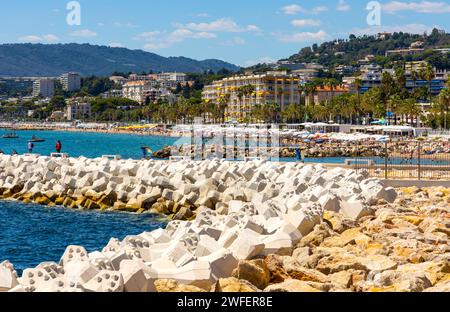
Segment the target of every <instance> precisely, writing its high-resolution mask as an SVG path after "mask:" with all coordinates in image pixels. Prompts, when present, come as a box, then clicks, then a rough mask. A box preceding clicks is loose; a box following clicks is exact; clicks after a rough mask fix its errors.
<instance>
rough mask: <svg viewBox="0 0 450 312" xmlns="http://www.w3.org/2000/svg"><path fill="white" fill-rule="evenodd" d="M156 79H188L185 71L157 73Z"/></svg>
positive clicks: (177, 80) (178, 81)
mask: <svg viewBox="0 0 450 312" xmlns="http://www.w3.org/2000/svg"><path fill="white" fill-rule="evenodd" d="M156 80H160V81H175V82H177V83H181V82H185V81H186V74H185V73H160V74H157V75H156Z"/></svg>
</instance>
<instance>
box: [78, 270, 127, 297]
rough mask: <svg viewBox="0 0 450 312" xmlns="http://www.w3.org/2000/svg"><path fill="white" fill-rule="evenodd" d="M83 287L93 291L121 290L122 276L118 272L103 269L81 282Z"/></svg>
mask: <svg viewBox="0 0 450 312" xmlns="http://www.w3.org/2000/svg"><path fill="white" fill-rule="evenodd" d="M83 287H84V288H85V289H86V290H88V291H93V292H122V291H123V278H122V275H121V274H120V273H118V272H115V271H108V270H103V271H101V272H99V273H98V274H97V275H95V276H94V277H93V278H92V279H91V280H90V281H89V282H87V283H85V284H83Z"/></svg>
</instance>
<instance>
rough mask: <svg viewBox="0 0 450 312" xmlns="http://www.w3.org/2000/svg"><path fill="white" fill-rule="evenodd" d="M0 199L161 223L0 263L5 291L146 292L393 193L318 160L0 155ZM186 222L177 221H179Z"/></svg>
mask: <svg viewBox="0 0 450 312" xmlns="http://www.w3.org/2000/svg"><path fill="white" fill-rule="evenodd" d="M0 172H1V173H0V190H1V193H0V194H1V196H2V197H3V198H12V199H16V200H22V201H25V202H31V201H33V202H35V203H38V204H42V205H64V206H69V207H72V208H82V209H105V210H107V209H116V210H126V211H134V212H143V211H159V212H161V213H165V214H169V215H171V217H172V218H173V219H176V220H174V221H171V222H169V224H168V225H167V227H166V228H165V229H159V230H155V231H153V232H144V233H142V234H140V235H133V236H127V237H126V238H125V239H124V240H123V241H119V240H117V239H111V240H110V242H109V243H108V244H107V245H106V246H105V248H103V250H102V251H96V252H90V253H88V252H87V251H86V249H85V248H84V247H82V246H69V247H67V249H66V251H65V252H64V254H63V256H62V257H61V259H60V261H59V263H48V262H47V263H42V264H40V265H38V266H37V267H36V268H29V269H25V270H24V272H23V274H22V276H21V277H20V278H18V276H17V274H16V272H15V271H14V267H13V265H12V264H10V263H9V262H4V263H3V264H2V265H0V270H2V274H1V276H2V279H1V281H0V288H1V289H3V290H11V289H12V291H155V290H158V287H161V283H163V282H161V280H166V279H168V280H174V281H176V282H178V283H181V284H183V285H190V286H191V287H197V288H198V289H204V290H209V289H210V288H211V287H212V286H213V285H215V283H216V282H218V281H220V279H223V278H229V277H230V276H232V274H233V272H234V271H235V269H236V268H237V267H238V265H239V264H240V263H241V261H246V260H250V259H254V258H257V257H261V256H268V255H270V254H282V255H287V254H291V253H292V251H293V249H294V247H295V246H296V244H297V243H298V242H299V241H300V240H301V239H302V238H303V237H305V236H307V235H308V234H309V233H310V232H311V231H313V229H314V227H315V226H316V225H319V224H320V223H321V222H322V221H323V219H324V215H325V212H327V211H328V212H335V213H339V214H341V215H343V216H345V218H348V219H349V220H353V221H356V220H359V219H361V218H363V217H365V216H370V215H372V214H373V213H374V209H373V208H372V207H371V205H374V204H377V203H380V201H381V202H384V203H386V202H393V201H394V200H395V198H396V196H397V193H396V191H395V190H394V189H392V188H385V187H384V186H383V184H382V182H381V181H379V180H376V179H367V178H366V177H365V176H363V175H359V174H356V173H355V172H354V171H351V170H345V169H342V168H334V169H327V168H325V167H323V166H320V165H315V166H313V165H301V164H282V165H280V164H274V163H270V162H265V161H253V162H245V163H235V162H226V161H219V160H212V161H202V162H193V161H179V162H164V161H148V160H140V161H136V160H109V159H100V158H99V159H87V158H83V157H80V158H58V159H55V158H53V159H52V158H49V157H37V156H34V155H28V156H6V155H2V156H0ZM181 220H186V221H181Z"/></svg>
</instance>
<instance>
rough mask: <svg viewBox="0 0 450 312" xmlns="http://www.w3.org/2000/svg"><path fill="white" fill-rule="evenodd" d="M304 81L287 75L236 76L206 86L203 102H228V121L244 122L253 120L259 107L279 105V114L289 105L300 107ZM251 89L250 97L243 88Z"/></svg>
mask: <svg viewBox="0 0 450 312" xmlns="http://www.w3.org/2000/svg"><path fill="white" fill-rule="evenodd" d="M300 82H301V79H300V78H299V77H298V76H295V75H287V73H286V72H267V73H263V74H251V75H242V76H233V77H229V78H225V79H222V80H219V81H214V82H213V83H212V84H211V85H208V86H205V87H204V89H203V93H202V98H203V100H204V101H206V102H213V103H215V104H219V103H220V102H221V101H226V104H227V108H226V112H225V119H226V120H227V121H230V120H236V121H238V122H242V121H243V120H245V119H247V118H249V117H250V113H251V112H252V110H253V108H254V107H255V106H256V105H262V104H276V105H277V106H278V109H279V111H281V110H282V109H283V108H285V107H286V106H288V105H290V104H298V105H299V104H300V93H299V85H300ZM249 85H250V86H252V87H253V88H254V91H253V92H252V93H251V94H248V93H247V94H246V93H245V92H243V87H245V86H249Z"/></svg>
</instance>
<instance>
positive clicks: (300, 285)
mask: <svg viewBox="0 0 450 312" xmlns="http://www.w3.org/2000/svg"><path fill="white" fill-rule="evenodd" d="M264 292H321V291H320V290H318V289H317V288H314V287H312V286H310V284H308V283H307V282H303V281H298V280H294V279H288V280H285V281H284V282H283V283H279V284H273V285H270V286H268V287H267V288H266V289H264Z"/></svg>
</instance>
